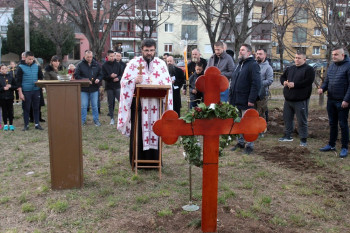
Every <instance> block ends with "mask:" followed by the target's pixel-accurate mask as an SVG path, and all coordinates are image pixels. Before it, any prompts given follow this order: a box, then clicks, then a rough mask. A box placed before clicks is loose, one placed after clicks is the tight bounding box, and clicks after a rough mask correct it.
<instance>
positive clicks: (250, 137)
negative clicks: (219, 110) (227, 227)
mask: <svg viewBox="0 0 350 233" xmlns="http://www.w3.org/2000/svg"><path fill="white" fill-rule="evenodd" d="M228 85H229V83H228V80H227V78H226V77H225V76H221V75H220V71H219V70H218V69H217V68H216V67H210V68H208V69H207V70H206V72H205V74H204V75H202V76H200V77H199V78H198V80H197V81H196V89H197V90H199V91H200V92H203V93H204V103H205V104H206V105H210V104H211V103H218V102H219V101H220V92H223V91H225V90H226V89H227V88H228ZM232 125H233V127H232ZM265 128H266V122H265V120H264V119H263V118H261V117H259V114H258V112H257V111H256V110H254V109H250V110H248V111H246V113H245V114H244V116H243V117H242V119H241V121H240V122H239V123H235V122H234V119H218V118H214V119H196V120H195V121H194V122H193V123H192V124H187V123H186V122H185V121H183V120H182V119H179V117H178V115H177V113H176V112H175V111H172V110H169V111H166V112H165V113H164V114H163V116H162V118H161V119H160V120H158V121H156V123H155V124H154V126H153V131H154V133H155V134H157V135H158V136H161V137H162V140H163V142H164V143H166V144H174V143H175V142H176V141H177V139H178V137H179V136H181V135H203V183H202V231H203V232H215V231H216V222H217V195H218V161H219V139H220V135H221V134H243V137H244V138H245V140H246V141H250V142H251V141H254V140H256V139H257V138H258V136H259V133H261V132H263V131H264V130H265Z"/></svg>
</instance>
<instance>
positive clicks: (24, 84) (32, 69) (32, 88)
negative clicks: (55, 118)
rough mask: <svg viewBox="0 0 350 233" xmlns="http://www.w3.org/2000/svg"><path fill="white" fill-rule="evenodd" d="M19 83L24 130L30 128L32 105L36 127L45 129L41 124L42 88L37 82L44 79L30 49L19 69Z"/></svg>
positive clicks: (17, 76)
mask: <svg viewBox="0 0 350 233" xmlns="http://www.w3.org/2000/svg"><path fill="white" fill-rule="evenodd" d="M16 78H17V85H18V94H19V98H20V99H21V100H22V107H23V119H24V127H23V129H22V131H27V130H29V114H30V107H31V106H32V107H33V113H34V122H35V129H38V130H43V128H42V127H41V126H40V124H39V108H40V88H39V87H38V86H36V85H35V82H37V81H38V80H42V79H43V72H42V71H41V68H40V66H38V65H37V64H36V63H35V61H34V54H33V53H32V52H30V51H28V52H26V53H25V59H24V60H22V62H21V64H20V65H19V66H18V70H17V75H16Z"/></svg>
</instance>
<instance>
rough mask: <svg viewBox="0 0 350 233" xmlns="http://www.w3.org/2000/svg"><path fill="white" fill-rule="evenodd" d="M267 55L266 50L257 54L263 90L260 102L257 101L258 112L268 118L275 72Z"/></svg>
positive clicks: (260, 94) (258, 51)
mask: <svg viewBox="0 0 350 233" xmlns="http://www.w3.org/2000/svg"><path fill="white" fill-rule="evenodd" d="M266 55H267V53H266V50H265V49H258V50H257V51H256V53H255V59H256V61H257V62H258V64H259V66H260V77H261V88H260V92H259V95H258V101H256V110H257V111H258V112H259V116H261V117H265V116H266V115H265V112H266V111H267V110H268V108H267V101H268V93H269V86H271V84H272V83H273V70H272V67H271V66H270V64H269V62H268V61H267V60H266ZM266 120H267V119H266Z"/></svg>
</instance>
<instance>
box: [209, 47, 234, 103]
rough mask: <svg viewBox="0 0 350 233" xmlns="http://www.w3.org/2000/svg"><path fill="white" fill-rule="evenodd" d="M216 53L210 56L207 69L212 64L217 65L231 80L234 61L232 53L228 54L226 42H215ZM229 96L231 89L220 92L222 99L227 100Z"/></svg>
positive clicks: (222, 73) (222, 100)
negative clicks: (225, 46)
mask: <svg viewBox="0 0 350 233" xmlns="http://www.w3.org/2000/svg"><path fill="white" fill-rule="evenodd" d="M214 52H215V53H214V54H213V55H212V56H211V57H210V58H209V61H208V65H207V67H206V69H208V68H209V67H211V66H215V67H217V68H218V69H219V70H220V71H221V75H224V76H226V78H227V79H228V80H229V81H230V79H231V77H232V74H233V71H234V63H233V59H232V57H231V56H230V55H228V54H227V53H226V52H225V50H224V43H223V42H221V41H217V42H215V44H214ZM228 96H229V89H228V88H227V90H226V91H223V92H221V93H220V101H221V102H227V101H228Z"/></svg>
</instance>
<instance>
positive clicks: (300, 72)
mask: <svg viewBox="0 0 350 233" xmlns="http://www.w3.org/2000/svg"><path fill="white" fill-rule="evenodd" d="M294 62H295V65H294V66H290V67H288V68H287V69H286V70H285V71H284V73H283V74H282V76H281V78H280V81H281V84H282V85H283V86H284V88H283V95H284V98H285V101H284V107H283V120H284V136H283V137H282V138H280V139H278V140H279V141H280V142H291V141H293V137H292V132H293V129H294V122H293V121H294V115H296V117H297V121H298V133H299V137H300V146H307V142H306V140H307V136H308V126H307V117H308V108H309V100H310V96H311V92H312V84H313V82H314V79H315V71H314V69H313V68H312V67H311V66H309V65H308V64H306V55H305V53H304V52H301V51H298V52H297V53H296V54H295V58H294Z"/></svg>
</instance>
